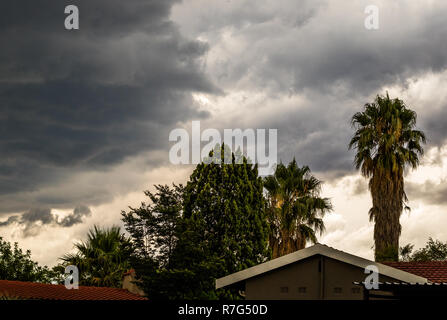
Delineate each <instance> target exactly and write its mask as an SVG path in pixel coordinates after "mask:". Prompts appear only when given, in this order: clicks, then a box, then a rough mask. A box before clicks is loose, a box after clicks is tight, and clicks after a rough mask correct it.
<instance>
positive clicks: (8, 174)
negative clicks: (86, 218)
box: [0, 0, 219, 223]
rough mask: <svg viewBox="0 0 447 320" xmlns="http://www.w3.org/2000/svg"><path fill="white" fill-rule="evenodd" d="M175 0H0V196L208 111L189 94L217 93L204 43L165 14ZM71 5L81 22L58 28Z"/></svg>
mask: <svg viewBox="0 0 447 320" xmlns="http://www.w3.org/2000/svg"><path fill="white" fill-rule="evenodd" d="M175 2H176V1H168V0H156V1H147V0H144V1H143V0H128V1H118V0H113V1H110V0H107V1H106V0H101V1H87V0H86V1H75V0H73V1H53V0H40V1H25V0H8V1H2V2H1V3H0V47H1V48H2V49H1V50H0V155H1V159H0V197H2V196H5V195H7V194H8V195H11V196H13V195H14V194H18V193H20V192H23V191H33V190H37V189H38V188H39V187H41V186H45V185H51V184H57V183H62V182H64V181H66V182H67V181H68V180H67V179H69V178H70V174H78V173H79V172H82V171H85V170H104V168H105V167H108V166H112V165H116V164H119V163H121V162H122V161H123V160H124V159H125V158H126V157H128V156H134V155H137V154H140V153H141V152H144V151H151V150H160V149H166V148H167V146H168V145H169V143H168V139H167V137H168V133H169V131H170V130H172V129H173V128H174V127H175V126H176V123H177V122H182V121H187V120H188V119H200V118H205V117H207V116H208V114H207V113H206V112H203V111H201V112H199V111H197V108H196V106H195V105H194V101H193V99H192V97H191V92H192V91H198V92H208V93H219V90H218V89H217V88H216V87H215V86H214V85H213V84H212V83H211V82H210V81H209V80H208V79H207V78H206V77H205V76H204V74H203V72H202V62H201V59H202V57H203V55H204V54H205V53H206V52H207V50H208V46H207V45H206V44H205V43H203V42H199V41H192V40H189V39H187V38H185V37H184V36H183V35H181V34H180V32H179V30H178V29H177V27H176V26H175V25H174V24H173V23H172V22H171V21H169V13H170V9H171V6H172V5H173V3H175ZM69 4H71V5H77V6H78V8H79V11H80V30H73V31H68V30H65V28H64V20H65V17H66V15H65V14H64V8H65V6H66V5H69ZM96 192H97V193H98V194H101V192H103V190H99V189H98V190H97V191H96ZM19 197H20V196H19ZM70 197H71V195H70V193H68V194H66V195H65V199H61V201H60V202H61V203H60V204H59V205H60V206H62V207H63V206H64V205H66V206H70V205H72V203H73V199H71V198H70ZM2 198H3V197H2ZM18 202H20V201H18ZM50 202H51V201H50ZM41 205H46V202H45V201H43V202H42V203H41ZM26 207H27V203H26V201H23V205H22V206H20V205H8V204H2V205H1V206H0V212H8V211H9V212H11V211H10V210H16V211H21V210H24V208H26ZM6 208H7V209H6ZM67 223H69V222H67Z"/></svg>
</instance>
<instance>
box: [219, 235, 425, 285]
mask: <svg viewBox="0 0 447 320" xmlns="http://www.w3.org/2000/svg"><path fill="white" fill-rule="evenodd" d="M318 254H319V255H322V256H325V257H329V258H332V259H335V260H338V261H341V262H345V263H347V264H351V265H354V266H357V267H360V268H362V269H364V268H365V267H366V266H369V265H375V266H376V267H377V268H378V269H379V274H381V275H385V276H388V277H391V278H394V279H396V280H399V281H402V282H408V283H416V282H417V283H426V282H427V279H426V278H424V277H421V276H418V275H414V274H411V273H408V272H405V271H402V270H399V269H396V268H393V267H390V266H387V265H384V264H381V263H377V262H374V261H371V260H368V259H364V258H361V257H358V256H355V255H352V254H349V253H346V252H343V251H340V250H337V249H334V248H331V247H328V246H326V245H323V244H320V243H317V244H315V245H313V246H311V247H308V248H305V249H302V250H298V251H295V252H293V253H290V254H287V255H285V256H282V257H279V258H276V259H273V260H270V261H267V262H264V263H261V264H258V265H256V266H254V267H251V268H248V269H245V270H242V271H239V272H236V273H233V274H230V275H228V276H226V277H223V278H219V279H217V280H216V289H219V288H222V287H225V286H228V285H231V284H234V283H237V282H240V281H244V280H247V279H249V278H252V277H255V276H258V275H261V274H263V273H266V272H269V271H272V270H275V269H278V268H281V267H284V266H286V265H289V264H291V263H295V262H298V261H300V260H303V259H306V258H309V257H311V256H314V255H318Z"/></svg>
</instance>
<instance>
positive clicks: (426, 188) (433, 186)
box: [405, 179, 447, 207]
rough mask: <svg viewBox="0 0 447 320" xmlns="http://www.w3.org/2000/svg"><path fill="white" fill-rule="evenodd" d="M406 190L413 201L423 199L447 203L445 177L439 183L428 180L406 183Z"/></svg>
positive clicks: (434, 203)
mask: <svg viewBox="0 0 447 320" xmlns="http://www.w3.org/2000/svg"><path fill="white" fill-rule="evenodd" d="M405 191H406V193H407V196H408V198H409V200H410V207H411V202H412V201H414V200H421V201H423V202H425V203H427V204H433V205H446V204H447V180H445V179H443V180H441V181H440V182H439V183H434V182H431V181H426V182H425V183H422V184H419V183H411V182H407V183H406V184H405Z"/></svg>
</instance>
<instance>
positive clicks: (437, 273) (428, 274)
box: [384, 261, 447, 283]
mask: <svg viewBox="0 0 447 320" xmlns="http://www.w3.org/2000/svg"><path fill="white" fill-rule="evenodd" d="M384 264H386V265H388V266H390V267H393V268H397V269H399V270H402V271H405V272H409V273H412V274H415V275H418V276H421V277H424V278H427V279H428V280H429V281H431V282H434V283H443V282H447V261H428V262H385V263H384Z"/></svg>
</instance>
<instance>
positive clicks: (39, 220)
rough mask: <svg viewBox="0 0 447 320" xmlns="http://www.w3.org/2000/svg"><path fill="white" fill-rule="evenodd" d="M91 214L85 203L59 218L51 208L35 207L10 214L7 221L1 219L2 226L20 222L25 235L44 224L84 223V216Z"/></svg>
mask: <svg viewBox="0 0 447 320" xmlns="http://www.w3.org/2000/svg"><path fill="white" fill-rule="evenodd" d="M90 215H91V211H90V208H89V207H87V206H84V205H81V206H78V207H76V208H75V209H74V210H73V213H71V214H68V215H66V216H65V217H63V218H62V219H59V218H58V217H57V216H56V215H54V214H53V213H52V210H51V209H49V208H34V209H30V210H28V211H26V212H24V213H23V214H22V215H14V216H10V217H9V218H8V219H7V220H5V221H0V227H7V226H10V225H12V224H18V225H20V226H21V227H22V231H23V235H24V236H25V237H28V236H31V235H35V234H36V233H38V232H39V229H40V227H42V226H44V225H57V226H61V227H65V228H68V227H71V226H73V225H75V224H78V223H82V222H83V218H84V217H88V216H90Z"/></svg>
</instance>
